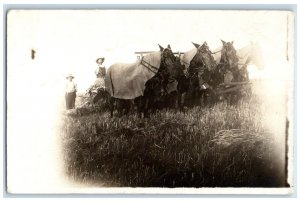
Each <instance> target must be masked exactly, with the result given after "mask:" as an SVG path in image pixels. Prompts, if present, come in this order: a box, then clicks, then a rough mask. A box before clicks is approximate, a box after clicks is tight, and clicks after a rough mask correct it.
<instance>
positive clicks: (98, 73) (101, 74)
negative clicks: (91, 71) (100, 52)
mask: <svg viewBox="0 0 300 202" xmlns="http://www.w3.org/2000/svg"><path fill="white" fill-rule="evenodd" d="M104 60H105V58H104V57H101V58H98V59H97V60H96V63H97V64H98V68H97V69H96V70H95V74H96V77H97V78H100V77H104V76H105V74H106V70H105V66H104V65H103V62H104Z"/></svg>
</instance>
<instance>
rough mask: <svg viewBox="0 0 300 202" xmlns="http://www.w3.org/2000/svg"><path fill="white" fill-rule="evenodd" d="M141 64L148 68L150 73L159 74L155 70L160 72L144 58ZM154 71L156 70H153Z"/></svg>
mask: <svg viewBox="0 0 300 202" xmlns="http://www.w3.org/2000/svg"><path fill="white" fill-rule="evenodd" d="M141 64H142V65H143V66H144V67H146V68H147V69H148V70H149V71H151V72H153V73H154V74H156V73H157V72H156V71H154V70H157V71H158V68H157V67H155V66H153V65H151V64H150V63H148V62H146V61H145V60H144V57H142V59H141ZM153 69H154V70H153Z"/></svg>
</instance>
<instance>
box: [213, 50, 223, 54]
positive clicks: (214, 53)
mask: <svg viewBox="0 0 300 202" xmlns="http://www.w3.org/2000/svg"><path fill="white" fill-rule="evenodd" d="M221 51H222V50H219V51H216V52H213V53H211V54H216V53H219V52H221Z"/></svg>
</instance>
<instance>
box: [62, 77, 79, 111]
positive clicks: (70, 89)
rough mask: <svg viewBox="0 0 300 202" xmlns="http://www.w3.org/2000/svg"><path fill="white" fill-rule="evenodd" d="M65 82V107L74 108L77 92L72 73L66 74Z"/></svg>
mask: <svg viewBox="0 0 300 202" xmlns="http://www.w3.org/2000/svg"><path fill="white" fill-rule="evenodd" d="M66 79H67V83H66V94H65V98H66V108H67V109H74V108H75V99H76V92H77V85H76V83H75V82H74V81H73V79H74V76H73V75H72V74H68V75H67V77H66Z"/></svg>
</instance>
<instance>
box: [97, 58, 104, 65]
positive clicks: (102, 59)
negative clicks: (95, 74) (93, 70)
mask: <svg viewBox="0 0 300 202" xmlns="http://www.w3.org/2000/svg"><path fill="white" fill-rule="evenodd" d="M100 60H101V61H102V62H103V61H104V60H105V58H104V57H101V58H98V59H97V60H96V63H98V64H100Z"/></svg>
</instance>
